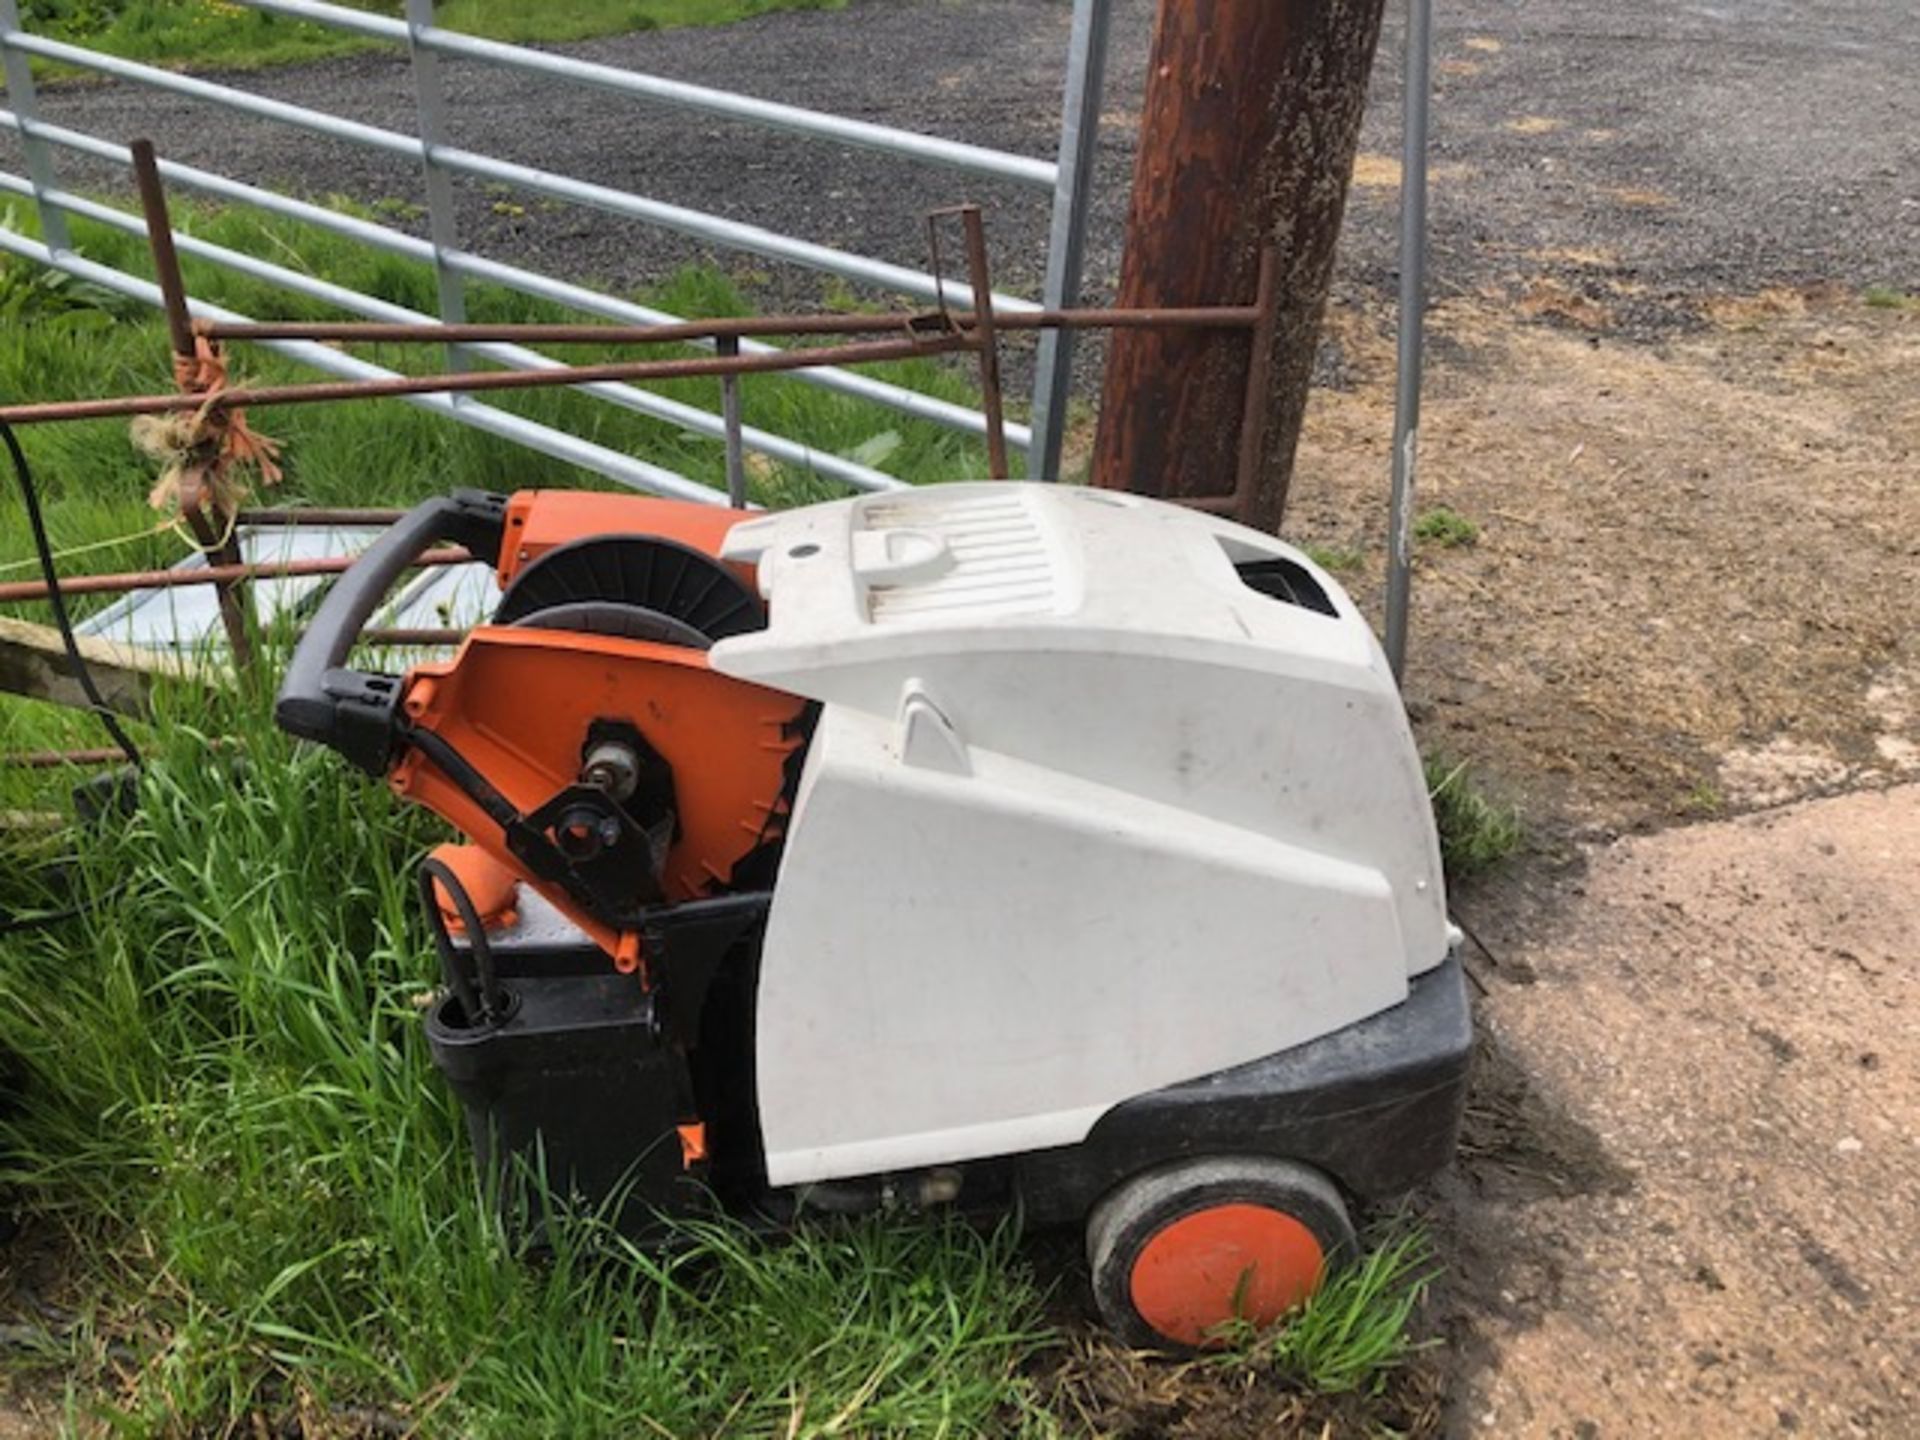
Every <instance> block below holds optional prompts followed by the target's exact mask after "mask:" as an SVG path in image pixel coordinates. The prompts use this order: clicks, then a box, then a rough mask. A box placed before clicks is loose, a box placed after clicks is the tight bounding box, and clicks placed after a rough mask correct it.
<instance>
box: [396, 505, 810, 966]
mask: <svg viewBox="0 0 1920 1440" xmlns="http://www.w3.org/2000/svg"><path fill="white" fill-rule="evenodd" d="M743 518H745V517H744V516H743V514H742V513H741V512H739V511H733V510H721V509H716V508H713V507H710V506H704V505H695V504H690V503H687V502H684V501H673V500H653V499H644V498H641V497H638V496H620V495H602V494H593V493H588V492H579V491H554V492H538V491H527V492H522V493H520V494H517V495H515V496H514V497H513V499H512V501H511V502H509V505H508V510H507V524H506V535H505V539H504V541H503V542H502V544H501V548H500V567H499V573H500V579H501V582H502V584H503V585H504V584H510V583H511V582H512V580H513V577H514V576H515V575H516V574H517V573H518V572H519V571H520V570H521V569H522V568H523V567H524V566H526V565H528V564H530V563H532V562H533V561H535V560H537V559H539V558H540V557H541V556H542V555H544V554H546V553H547V552H548V551H550V550H552V549H554V548H555V547H556V546H559V545H563V544H565V543H567V542H568V541H571V540H576V539H580V538H583V537H585V536H589V535H621V534H630V535H631V534H644V535H652V536H660V537H664V538H667V539H672V540H676V541H679V542H680V543H681V544H684V545H688V546H690V547H692V548H694V549H698V550H700V551H702V552H704V553H706V554H709V555H714V556H717V555H718V553H719V550H720V547H721V545H722V543H723V542H724V541H725V539H726V535H727V532H728V531H729V530H730V529H731V528H732V527H733V525H734V524H736V523H737V522H738V521H739V520H741V519H743ZM736 568H737V569H738V568H740V567H736ZM741 573H742V575H743V578H745V579H747V580H748V582H749V583H751V581H752V571H751V569H750V568H749V569H742V570H741ZM402 704H403V706H404V708H405V713H406V717H407V722H408V724H409V725H410V726H412V727H414V728H416V729H425V730H430V731H432V732H433V733H434V734H435V735H437V736H439V737H440V738H441V739H442V740H444V741H446V742H447V743H448V744H450V745H451V746H452V747H453V748H454V749H455V750H456V751H458V752H459V754H460V755H461V756H462V757H463V758H464V759H465V760H466V761H467V762H468V763H469V764H470V765H472V766H473V768H474V769H476V770H477V771H479V772H480V774H482V775H484V776H485V777H486V778H487V780H488V781H489V782H490V783H491V784H492V785H493V787H494V788H495V789H497V790H498V791H499V792H500V794H501V795H503V796H504V797H505V798H506V799H507V800H508V801H509V802H510V803H511V804H512V805H513V807H514V808H515V809H516V810H518V811H519V812H520V813H521V814H523V815H524V814H529V813H531V812H532V811H534V810H537V809H538V808H540V806H542V805H543V804H545V803H546V802H547V801H548V800H549V799H551V798H552V797H553V796H554V795H555V794H557V793H558V792H559V791H561V790H563V789H564V788H566V787H567V786H569V785H571V784H573V783H574V781H575V779H576V778H577V776H578V774H579V771H580V766H581V761H582V758H583V756H582V748H583V745H584V743H585V740H586V736H587V731H588V728H589V727H590V726H591V725H592V724H593V722H594V721H595V720H603V719H615V720H622V721H625V722H627V723H629V724H631V725H633V726H634V727H635V728H636V729H638V730H639V731H640V732H641V734H642V735H644V736H645V737H646V739H647V742H648V743H649V744H650V745H652V746H653V748H654V749H655V750H656V751H657V752H658V753H659V754H660V756H661V757H662V758H663V759H664V760H665V761H666V762H667V764H668V765H669V766H671V767H672V770H673V779H674V798H675V809H676V812H677V815H678V818H679V830H678V833H677V835H676V838H675V840H674V843H673V846H672V848H671V850H670V851H669V853H668V857H667V864H666V872H665V876H664V888H665V891H666V897H667V899H668V900H670V901H681V900H691V899H696V898H699V897H700V896H703V895H706V894H709V893H711V892H712V891H713V889H714V888H715V887H716V886H718V885H724V884H726V883H727V882H728V880H729V879H730V878H731V875H732V872H733V868H734V866H735V865H737V864H738V863H739V862H740V861H741V860H742V859H743V858H745V857H746V856H747V855H748V854H749V853H750V852H751V851H753V850H754V849H755V848H757V847H758V846H759V845H761V844H762V843H764V842H766V841H769V840H773V839H777V838H778V836H779V834H780V833H781V826H782V824H783V822H784V819H785V801H784V799H783V795H784V791H785V787H786V780H787V764H788V761H789V759H790V757H791V756H792V754H793V752H794V750H795V749H796V748H797V747H798V746H799V745H800V744H801V733H800V720H801V717H802V712H803V710H804V708H805V702H803V701H801V700H799V699H797V698H796V697H794V696H791V695H787V694H784V693H782V692H780V691H777V690H768V689H765V688H763V687H761V686H758V685H753V684H749V683H747V682H745V681H740V680H733V679H729V678H728V677H726V676H724V675H721V674H719V673H718V672H716V671H714V670H713V669H711V668H710V667H709V666H708V664H707V657H706V653H705V652H704V651H702V650H696V649H692V648H689V647H685V646H677V645H666V644H657V643H653V642H650V641H639V640H627V639H621V638H615V637H610V636H603V635H591V634H582V633H578V632H573V631H564V630H536V629H522V628H513V627H505V626H491V625H488V626H481V627H479V628H477V629H475V630H474V631H473V632H472V633H471V634H469V635H468V636H467V638H466V640H465V642H464V643H463V644H462V645H461V647H460V650H459V652H458V653H457V654H456V655H455V656H454V657H453V659H451V660H450V661H447V662H444V663H441V664H434V665H422V666H418V667H416V668H415V669H413V670H412V671H410V672H409V673H408V675H407V677H406V681H405V689H404V693H403V699H402ZM388 783H389V784H390V785H391V786H392V788H393V789H394V791H395V792H396V793H397V794H399V795H401V796H404V797H405V798H407V799H409V800H413V801H416V802H418V803H420V804H422V805H425V806H427V807H428V808H429V809H431V810H433V811H434V812H435V813H436V814H439V815H441V816H442V817H444V818H445V819H446V820H448V821H450V822H451V823H452V824H453V825H454V826H456V827H457V828H458V829H459V830H460V831H461V833H462V834H464V835H466V836H467V837H469V838H470V839H471V840H472V841H473V843H474V844H475V845H477V846H479V847H480V848H481V849H482V850H484V851H485V852H486V853H487V855H488V856H490V857H491V858H492V860H493V861H494V862H496V863H497V864H498V865H500V866H502V867H503V868H504V869H506V870H507V871H508V872H510V873H511V874H512V875H513V876H514V877H515V878H517V879H519V880H521V881H524V882H526V883H528V884H530V885H534V886H535V887H536V888H538V889H539V890H540V892H541V893H542V894H543V895H545V896H546V898H547V899H549V900H551V901H552V902H553V903H554V904H555V905H556V906H557V907H558V908H559V910H560V911H561V912H562V913H563V914H564V915H566V916H567V918H568V919H570V920H571V921H573V922H574V923H575V924H576V925H578V926H579V927H580V928H581V929H582V930H584V931H585V932H586V933H587V934H588V935H589V936H591V937H592V939H593V941H594V943H595V944H597V945H599V946H600V948H601V949H603V950H605V951H606V952H607V953H608V954H609V955H610V956H613V957H614V959H615V961H616V963H617V964H619V965H620V967H621V968H622V969H632V968H635V967H636V966H637V964H638V962H639V959H640V956H639V951H638V939H637V937H635V936H631V935H623V934H622V933H621V932H620V931H618V930H616V929H614V928H613V927H611V926H610V925H608V924H607V923H606V922H604V921H603V920H600V919H598V918H596V917H594V916H592V915H590V914H588V913H586V912H585V911H583V910H582V909H581V908H580V906H579V905H578V904H577V903H576V902H575V901H574V900H573V899H572V897H570V896H569V895H567V894H566V893H565V892H564V891H560V890H558V889H557V887H553V886H551V885H547V884H543V883H541V882H540V881H539V880H537V879H536V877H535V876H534V875H533V874H531V873H530V872H529V871H528V870H527V868H526V867H525V865H524V864H523V863H522V862H521V861H520V860H519V859H518V858H517V857H516V856H515V855H514V854H513V853H512V851H511V850H510V849H509V848H508V846H507V842H506V837H505V835H504V834H503V832H502V830H501V828H500V826H499V825H498V824H497V823H496V822H495V821H494V820H493V819H491V818H490V817H489V816H488V815H487V813H486V812H485V810H483V809H482V808H481V806H480V805H479V804H478V803H477V802H476V801H475V800H474V799H473V797H472V796H470V795H469V794H468V793H467V792H466V791H465V790H464V789H462V788H461V786H460V785H458V784H457V783H455V781H454V780H452V779H451V778H449V777H448V776H447V775H446V774H444V773H443V772H442V771H441V770H440V769H439V768H438V767H437V766H436V765H435V764H434V763H433V762H432V761H431V760H430V759H428V758H427V756H426V755H425V754H423V753H422V751H421V750H419V749H418V748H415V747H411V746H410V747H407V748H406V749H405V750H404V751H403V752H402V754H401V757H400V758H399V760H398V761H397V762H396V763H395V764H394V766H393V768H392V770H391V771H390V772H389V775H388Z"/></svg>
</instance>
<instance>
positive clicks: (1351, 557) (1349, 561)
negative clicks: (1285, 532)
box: [1300, 542, 1367, 575]
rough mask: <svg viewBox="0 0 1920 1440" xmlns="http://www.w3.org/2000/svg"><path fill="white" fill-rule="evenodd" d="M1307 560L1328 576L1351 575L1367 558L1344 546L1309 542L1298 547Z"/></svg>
mask: <svg viewBox="0 0 1920 1440" xmlns="http://www.w3.org/2000/svg"><path fill="white" fill-rule="evenodd" d="M1300 548H1301V549H1302V550H1304V551H1305V552H1306V555H1307V558H1308V559H1309V560H1311V561H1313V563H1314V564H1316V565H1318V566H1319V567H1320V568H1321V569H1322V570H1325V571H1326V572H1327V573H1328V574H1330V575H1351V574H1353V573H1354V572H1355V571H1357V570H1358V569H1360V567H1361V566H1362V565H1364V564H1366V560H1367V557H1366V556H1364V555H1362V554H1361V553H1360V552H1359V551H1358V550H1355V549H1353V548H1351V547H1349V546H1345V545H1316V544H1313V543H1311V542H1309V543H1307V544H1305V545H1302V546H1301V547H1300Z"/></svg>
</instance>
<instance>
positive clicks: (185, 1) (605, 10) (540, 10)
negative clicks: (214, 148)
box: [23, 0, 846, 69]
mask: <svg viewBox="0 0 1920 1440" xmlns="http://www.w3.org/2000/svg"><path fill="white" fill-rule="evenodd" d="M343 3H345V4H348V5H351V6H353V8H355V9H360V10H371V11H375V12H377V13H380V14H384V15H393V16H398V15H400V14H401V13H402V12H403V10H404V6H403V5H402V4H401V3H399V0H343ZM845 4H846V0H547V3H528V0H442V3H441V4H440V5H439V6H438V7H437V9H436V11H435V17H434V18H435V20H436V21H437V22H438V23H439V24H441V25H443V26H445V27H446V28H447V29H450V30H464V31H467V32H469V33H471V34H475V35H485V36H489V37H491V38H493V39H496V40H513V41H545V42H559V41H567V40H584V39H588V38H590V37H592V36H596V35H613V34H620V33H624V32H626V31H630V30H658V29H667V28H670V27H675V26H687V25H729V24H732V23H734V22H735V21H739V20H745V19H750V18H752V17H753V16H755V15H764V14H767V13H769V12H771V11H775V10H838V9H841V8H843V7H844V6H845ZM23 11H24V15H25V18H26V22H27V25H28V27H29V28H30V29H32V30H34V31H35V32H36V33H38V34H42V35H47V36H51V37H52V38H54V39H59V40H68V41H72V42H74V43H77V44H84V45H86V46H88V47H89V48H90V49H95V50H103V51H106V52H107V53H108V54H112V55H120V56H124V57H125V58H127V59H130V60H143V61H147V62H149V63H153V64H160V65H179V66H185V67H189V68H194V69H222V68H229V69H253V68H257V67H261V66H268V65H284V64H291V63H295V62H298V61H302V60H320V59H326V58H328V57H331V56H335V55H348V54H353V53H355V52H357V51H361V50H367V49H373V48H379V47H381V46H382V43H383V42H380V41H377V40H369V39H366V38H365V37H362V36H357V35H353V34H350V33H348V32H346V31H343V30H336V29H333V28H330V27H328V26H323V25H314V24H309V23H306V22H303V21H298V20H289V19H286V18H285V17H283V16H277V15H269V14H267V13H265V12H263V11H258V10H248V9H246V8H244V7H243V6H240V5H233V4H227V3H224V0H26V3H25V5H24V6H23ZM388 48H391V47H388Z"/></svg>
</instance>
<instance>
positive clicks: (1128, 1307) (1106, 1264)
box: [1087, 1155, 1355, 1353]
mask: <svg viewBox="0 0 1920 1440" xmlns="http://www.w3.org/2000/svg"><path fill="white" fill-rule="evenodd" d="M1223 1207H1230V1208H1223ZM1243 1207H1256V1209H1257V1210H1258V1211H1263V1212H1273V1216H1274V1217H1285V1220H1282V1219H1279V1218H1272V1219H1267V1220H1264V1221H1263V1220H1262V1217H1260V1216H1258V1215H1253V1216H1251V1218H1252V1219H1254V1220H1255V1221H1256V1228H1257V1229H1264V1228H1272V1229H1277V1230H1287V1231H1292V1230H1293V1226H1290V1225H1288V1224H1287V1223H1286V1221H1288V1220H1290V1221H1292V1222H1297V1225H1298V1226H1300V1227H1304V1229H1305V1231H1306V1232H1307V1233H1308V1234H1310V1235H1311V1237H1312V1241H1313V1242H1314V1243H1315V1244H1317V1245H1318V1248H1319V1257H1318V1258H1319V1261H1320V1264H1319V1265H1318V1266H1317V1267H1316V1269H1317V1271H1318V1273H1319V1274H1324V1273H1326V1272H1329V1271H1331V1270H1333V1269H1334V1268H1336V1267H1338V1266H1339V1265H1340V1264H1342V1263H1343V1262H1345V1261H1346V1260H1347V1259H1349V1258H1350V1257H1351V1256H1352V1254H1353V1252H1354V1246H1355V1239H1354V1230H1353V1220H1352V1218H1351V1217H1350V1216H1349V1215H1348V1213H1347V1205H1346V1201H1345V1200H1343V1199H1342V1198H1341V1195H1340V1191H1339V1188H1338V1187H1337V1186H1335V1184H1334V1183H1333V1181H1332V1180H1330V1179H1329V1178H1328V1177H1327V1176H1325V1175H1324V1174H1322V1173H1321V1172H1320V1171H1318V1170H1315V1169H1314V1168H1313V1167H1312V1166H1310V1165H1302V1164H1300V1163H1298V1162H1297V1161H1292V1160H1281V1159H1277V1158H1274V1157H1272V1156H1265V1155H1217V1156H1204V1157H1200V1158H1196V1159H1192V1160H1180V1161H1175V1162H1173V1163H1171V1164H1167V1165H1162V1166H1158V1167H1156V1168H1154V1169H1152V1170H1144V1171H1142V1172H1141V1173H1140V1174H1138V1175H1135V1176H1132V1177H1131V1178H1129V1179H1127V1180H1124V1181H1122V1182H1121V1183H1120V1184H1119V1185H1117V1186H1115V1187H1114V1188H1113V1189H1112V1190H1111V1191H1109V1192H1108V1193H1107V1194H1106V1195H1105V1196H1103V1197H1102V1198H1101V1200H1100V1202H1099V1203H1098V1204H1096V1205H1095V1206H1094V1207H1093V1210H1092V1212H1091V1213H1090V1214H1089V1215H1088V1217H1087V1268H1088V1270H1089V1271H1090V1272H1091V1276H1092V1281H1093V1298H1094V1303H1095V1304H1096V1305H1097V1306H1098V1307H1099V1310H1100V1315H1101V1318H1102V1319H1103V1320H1105V1321H1106V1323H1107V1326H1108V1328H1110V1329H1111V1330H1112V1331H1113V1332H1114V1333H1115V1334H1116V1335H1117V1336H1119V1337H1120V1339H1122V1340H1123V1341H1125V1342H1126V1343H1127V1344H1129V1345H1132V1346H1135V1347H1137V1348H1140V1349H1148V1350H1167V1351H1173V1352H1176V1353H1178V1352H1190V1351H1192V1350H1195V1349H1199V1348H1205V1345H1206V1344H1207V1341H1205V1340H1204V1339H1201V1338H1200V1337H1199V1336H1198V1335H1196V1334H1194V1333H1191V1332H1190V1331H1189V1333H1170V1328H1168V1322H1167V1321H1166V1320H1165V1319H1164V1318H1163V1319H1162V1320H1161V1322H1160V1323H1156V1321H1155V1320H1154V1319H1151V1318H1149V1316H1148V1315H1145V1314H1143V1313H1142V1312H1141V1309H1140V1307H1139V1305H1137V1304H1136V1297H1137V1295H1138V1294H1139V1291H1138V1290H1137V1289H1136V1269H1137V1267H1139V1266H1140V1265H1141V1263H1142V1259H1143V1256H1147V1255H1148V1247H1149V1246H1150V1245H1153V1244H1154V1243H1155V1242H1156V1239H1157V1238H1159V1237H1163V1236H1167V1235H1169V1234H1170V1233H1172V1234H1178V1233H1179V1232H1177V1231H1170V1227H1173V1226H1175V1225H1176V1224H1177V1223H1180V1222H1186V1221H1189V1220H1190V1219H1191V1218H1193V1217H1198V1216H1200V1215H1201V1213H1202V1212H1210V1213H1212V1214H1215V1215H1227V1214H1232V1215H1234V1216H1248V1215H1249V1212H1248V1211H1247V1210H1246V1209H1244V1208H1243ZM1188 1228H1189V1229H1190V1228H1191V1227H1188ZM1166 1243H1167V1242H1165V1241H1163V1242H1162V1247H1163V1248H1164V1246H1165V1244H1166ZM1300 1255H1301V1252H1300V1251H1298V1250H1295V1251H1293V1252H1290V1253H1289V1254H1287V1255H1275V1257H1274V1263H1275V1266H1276V1267H1279V1266H1282V1265H1286V1264H1292V1265H1295V1266H1298V1265H1299V1264H1300V1263H1301V1261H1300ZM1176 1259H1177V1257H1176ZM1161 1263H1162V1265H1164V1264H1165V1263H1167V1262H1165V1261H1164V1260H1162V1261H1161ZM1258 1263H1259V1261H1258V1260H1257V1259H1256V1260H1254V1261H1253V1262H1251V1264H1252V1265H1257V1264H1258ZM1249 1268H1251V1265H1250V1266H1249ZM1316 1278H1317V1277H1316ZM1228 1285H1229V1290H1230V1291H1231V1293H1233V1294H1245V1293H1246V1291H1247V1288H1248V1287H1247V1285H1246V1277H1245V1275H1244V1274H1243V1276H1242V1278H1241V1280H1240V1282H1239V1284H1238V1285H1234V1284H1232V1282H1231V1280H1229V1282H1228ZM1214 1293H1216V1294H1219V1293H1221V1292H1220V1290H1219V1282H1218V1281H1217V1280H1216V1281H1215V1282H1214ZM1149 1308H1150V1309H1151V1308H1154V1307H1153V1306H1151V1305H1150V1306H1149ZM1158 1313H1159V1314H1160V1315H1162V1316H1163V1317H1164V1316H1165V1314H1166V1310H1165V1308H1164V1307H1161V1308H1160V1310H1159V1311H1158ZM1231 1313H1232V1312H1231V1306H1230V1304H1229V1303H1228V1302H1227V1301H1225V1300H1224V1299H1223V1300H1222V1310H1221V1313H1220V1314H1219V1316H1218V1317H1217V1318H1218V1319H1219V1320H1220V1321H1225V1320H1227V1319H1229V1318H1231ZM1259 1318H1263V1319H1274V1318H1277V1316H1265V1317H1259ZM1171 1328H1173V1329H1177V1328H1178V1327H1177V1326H1176V1327H1171Z"/></svg>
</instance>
